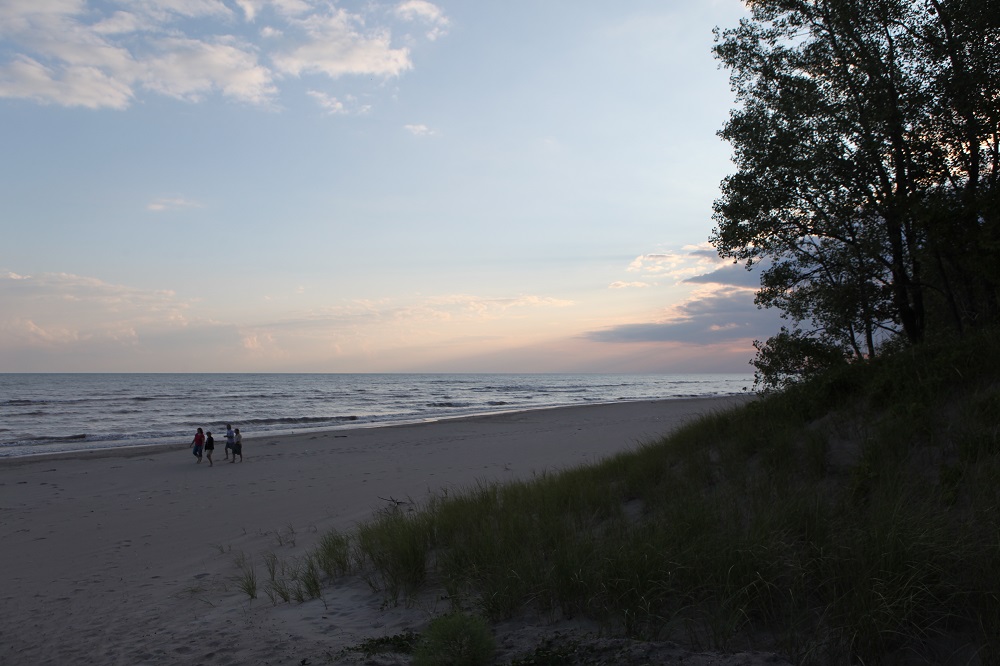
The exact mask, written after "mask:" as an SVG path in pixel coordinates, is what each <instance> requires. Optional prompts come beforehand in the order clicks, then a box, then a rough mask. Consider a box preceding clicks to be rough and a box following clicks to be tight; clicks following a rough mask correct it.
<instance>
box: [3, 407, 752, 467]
mask: <svg viewBox="0 0 1000 666" xmlns="http://www.w3.org/2000/svg"><path fill="white" fill-rule="evenodd" d="M754 397H755V396H754V394H749V393H744V394H730V395H712V396H672V397H666V398H653V399H649V398H646V399H635V400H632V399H627V400H623V399H619V400H615V401H609V402H589V403H584V404H572V405H545V406H542V407H524V408H518V409H507V410H496V411H485V412H476V413H472V414H455V415H445V416H436V417H427V418H423V419H410V420H400V421H387V422H355V423H349V424H344V425H338V426H331V427H327V426H321V427H318V428H315V429H312V428H308V429H288V430H265V431H260V432H253V431H251V432H250V433H249V434H247V433H244V438H257V439H259V438H262V437H264V438H279V439H286V438H296V437H305V436H311V435H319V436H326V435H327V434H329V433H340V432H351V431H355V430H368V429H379V428H402V427H411V426H421V425H430V424H434V423H442V422H447V421H454V420H475V419H480V418H489V417H493V416H503V415H507V414H521V413H526V412H541V411H547V410H553V409H557V410H558V409H586V408H589V407H602V406H608V405H622V404H629V403H643V402H673V401H683V400H717V399H719V400H726V399H730V398H750V399H752V398H754ZM101 441H102V440H97V441H92V442H91V443H92V444H98V443H100V442H101ZM107 441H108V443H109V444H115V445H116V446H94V447H90V448H82V449H72V450H68V451H51V452H37V453H32V452H29V453H20V454H13V455H2V449H0V466H2V465H6V464H17V463H18V461H25V460H34V459H46V460H60V459H65V458H75V457H78V456H87V457H109V456H119V455H120V456H123V457H129V456H140V455H148V454H152V453H156V452H165V451H171V450H175V449H176V447H178V446H182V445H181V444H179V443H178V441H177V440H172V441H164V442H161V443H156V444H128V441H129V440H107ZM42 446H45V445H44V444H43V445H42ZM186 446H190V443H188V444H186ZM224 446H225V442H224V441H222V440H221V439H218V438H217V439H216V449H217V450H222V449H223V447H224ZM26 448H30V447H26Z"/></svg>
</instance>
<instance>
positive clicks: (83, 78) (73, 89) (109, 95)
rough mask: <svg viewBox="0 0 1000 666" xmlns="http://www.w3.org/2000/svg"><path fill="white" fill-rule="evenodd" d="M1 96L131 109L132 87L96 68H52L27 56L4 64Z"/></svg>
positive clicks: (44, 101)
mask: <svg viewBox="0 0 1000 666" xmlns="http://www.w3.org/2000/svg"><path fill="white" fill-rule="evenodd" d="M0 97H11V98H15V99H29V100H32V101H35V102H39V103H41V104H61V105H63V106H82V107H84V108H88V109H100V108H112V109H124V108H127V107H128V106H129V105H130V104H131V102H132V99H133V92H132V88H131V87H130V86H129V85H128V84H127V83H125V82H123V81H121V80H119V79H116V78H114V77H113V76H109V75H107V74H105V73H104V72H103V71H101V70H100V69H98V68H96V67H73V66H70V67H62V68H59V69H52V68H50V67H46V66H45V65H43V64H41V63H40V62H38V61H36V60H33V59H32V58H29V57H27V56H23V55H18V56H16V57H15V59H14V61H13V62H12V63H10V64H8V65H6V66H4V67H0Z"/></svg>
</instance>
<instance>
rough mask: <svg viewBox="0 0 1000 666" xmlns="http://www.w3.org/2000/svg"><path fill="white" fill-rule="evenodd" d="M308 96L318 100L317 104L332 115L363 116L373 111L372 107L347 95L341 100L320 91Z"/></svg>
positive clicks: (309, 92)
mask: <svg viewBox="0 0 1000 666" xmlns="http://www.w3.org/2000/svg"><path fill="white" fill-rule="evenodd" d="M306 94H307V95H309V96H310V97H312V98H313V99H314V100H316V103H317V104H319V105H320V106H321V107H322V108H323V110H324V111H326V112H327V113H328V114H330V115H349V114H350V115H363V114H365V113H368V111H370V110H371V106H370V105H368V104H360V103H358V100H357V98H356V97H354V96H353V95H347V96H346V97H345V98H344V99H343V100H341V99H338V98H336V97H334V96H332V95H328V94H326V93H324V92H320V91H319V90H309V91H306Z"/></svg>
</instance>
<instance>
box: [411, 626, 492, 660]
mask: <svg viewBox="0 0 1000 666" xmlns="http://www.w3.org/2000/svg"><path fill="white" fill-rule="evenodd" d="M495 649H496V644H495V643H494V641H493V634H492V633H490V628H489V626H487V624H486V621H485V620H483V618H481V617H478V616H473V615H466V614H464V613H452V614H449V615H442V616H441V617H438V618H435V619H434V620H432V621H431V623H430V625H429V626H428V627H427V631H425V632H424V635H423V636H422V637H421V639H420V642H419V643H418V644H417V648H416V650H414V652H413V664H414V666H478V665H479V664H488V663H489V662H490V660H491V659H492V658H493V653H494V651H495Z"/></svg>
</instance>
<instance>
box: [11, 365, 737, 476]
mask: <svg viewBox="0 0 1000 666" xmlns="http://www.w3.org/2000/svg"><path fill="white" fill-rule="evenodd" d="M752 385H753V377H752V375H749V374H747V375H728V374H683V375H682V374H677V375H589V374H587V375H575V374H528V375H515V374H0V458H4V457H15V456H25V455H35V454H45V453H60V452H67V451H77V450H85V449H104V448H115V447H120V446H139V445H147V444H163V445H167V444H173V445H176V444H179V443H185V442H190V440H191V438H192V437H193V436H194V431H195V429H196V428H198V427H202V428H205V429H206V430H210V431H213V433H214V434H215V437H216V439H217V440H221V439H222V435H223V434H224V433H225V429H226V428H225V425H226V423H232V424H233V426H234V427H238V428H240V430H241V432H242V433H243V436H244V437H253V436H255V435H260V434H263V433H268V434H284V433H298V432H305V431H311V430H338V429H344V428H358V427H374V426H380V425H394V424H400V423H413V422H421V421H433V420H438V419H443V418H450V417H456V416H470V415H476V414H488V413H495V412H504V411H521V410H529V409H545V408H550V407H561V406H569V405H585V404H598V403H610V402H618V401H626V400H631V401H635V400H660V399H664V398H691V397H704V396H722V395H734V394H739V393H744V392H746V391H747V390H749V389H750V387H752Z"/></svg>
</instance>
